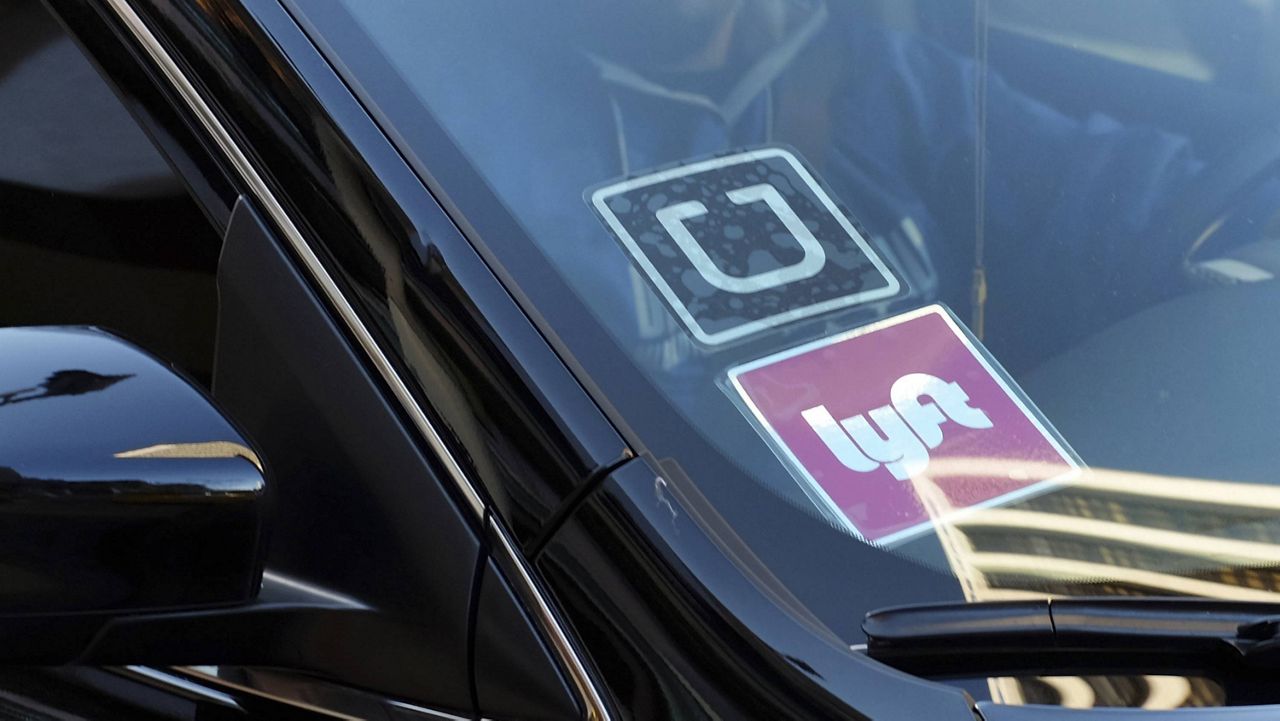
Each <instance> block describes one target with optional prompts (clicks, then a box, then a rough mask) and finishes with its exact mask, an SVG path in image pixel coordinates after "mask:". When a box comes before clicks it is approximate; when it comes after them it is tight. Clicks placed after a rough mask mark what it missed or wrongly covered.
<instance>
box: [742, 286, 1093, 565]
mask: <svg viewBox="0 0 1280 721" xmlns="http://www.w3.org/2000/svg"><path fill="white" fill-rule="evenodd" d="M729 380H730V382H731V383H732V385H733V387H734V389H735V390H736V392H737V393H738V395H739V396H740V397H741V398H742V401H743V402H744V404H745V405H746V407H747V408H748V410H749V411H750V413H751V414H752V415H753V416H754V417H755V420H756V421H757V422H758V424H759V425H760V427H761V429H762V430H763V432H764V433H765V434H766V436H768V438H769V439H770V440H771V441H772V443H773V444H774V445H775V448H776V450H777V451H778V453H779V455H780V456H781V457H782V458H783V459H784V461H785V462H786V463H787V464H788V465H789V466H790V467H791V470H792V471H793V472H794V474H795V475H796V477H797V479H798V480H799V481H800V482H801V484H802V486H803V488H804V490H805V492H806V493H807V494H808V495H809V497H810V498H811V499H813V501H814V502H815V503H816V504H817V505H818V506H819V508H821V509H822V510H824V511H825V512H826V513H827V514H828V515H830V516H831V517H832V518H833V519H835V520H836V521H837V522H839V523H841V524H844V525H845V526H846V527H848V528H849V530H851V531H852V532H854V533H856V534H858V535H859V536H861V537H863V538H865V539H867V540H868V541H873V542H876V543H880V544H885V545H888V544H893V543H895V542H899V541H903V540H907V539H909V538H912V537H914V536H917V535H919V534H920V533H923V532H925V531H928V530H931V529H932V528H933V524H934V522H937V521H942V520H944V519H946V518H948V517H950V516H953V515H954V514H958V513H963V512H965V511H966V510H969V509H973V508H980V507H986V506H992V505H999V504H1004V503H1008V502H1011V501H1013V500H1016V499H1018V498H1022V497H1025V496H1028V495H1030V494H1034V493H1038V492H1040V491H1043V490H1047V489H1049V488H1051V487H1052V486H1053V485H1055V484H1058V483H1061V482H1063V481H1065V480H1068V479H1070V478H1072V477H1073V476H1075V475H1076V474H1077V473H1078V472H1079V463H1078V462H1077V461H1076V459H1075V456H1074V454H1073V453H1072V452H1071V451H1070V449H1069V448H1067V446H1066V444H1065V443H1064V442H1063V441H1062V440H1061V439H1060V438H1058V436H1057V435H1056V434H1055V433H1054V431H1053V430H1052V429H1051V428H1050V427H1049V425H1048V424H1047V423H1046V422H1045V421H1044V420H1042V419H1041V418H1040V416H1039V414H1038V413H1037V412H1036V411H1035V410H1034V409H1033V408H1032V406H1031V404H1030V401H1028V400H1027V399H1026V398H1025V397H1024V396H1023V395H1022V393H1021V392H1020V391H1019V390H1018V389H1017V388H1016V387H1015V386H1014V385H1013V382H1012V381H1011V380H1009V379H1008V378H1006V377H1005V376H1004V374H1003V373H1002V372H1001V371H1000V370H999V369H998V368H996V367H995V366H994V365H993V363H992V362H991V361H990V360H988V359H987V357H986V356H985V355H984V354H983V353H982V351H981V350H980V349H979V348H978V346H977V342H976V341H975V340H973V339H971V338H970V337H969V335H968V334H967V333H966V332H965V331H964V330H963V329H962V328H961V327H960V325H959V324H958V322H957V321H956V320H955V319H954V318H953V317H952V316H951V314H950V313H949V312H948V311H947V310H946V309H945V308H943V307H942V306H939V305H933V306H928V307H926V308H921V309H919V310H916V311H912V312H910V313H906V314H903V315H900V316H896V317H894V318H890V319H888V320H885V321H882V322H879V323H875V324H873V325H870V326H867V327H865V328H860V329H858V330H855V331H852V332H850V333H846V334H844V335H840V336H836V337H833V338H824V339H822V340H819V341H816V342H814V343H810V344H808V345H804V346H801V347H799V348H794V349H791V350H787V351H783V352H781V353H777V354H775V355H772V356H769V357H767V358H762V359H760V360H758V361H754V362H752V363H748V364H745V365H742V366H739V367H737V368H734V369H732V370H730V371H729Z"/></svg>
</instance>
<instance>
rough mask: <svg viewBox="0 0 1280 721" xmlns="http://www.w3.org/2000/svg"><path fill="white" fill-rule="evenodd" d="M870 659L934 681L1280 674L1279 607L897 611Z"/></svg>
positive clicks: (885, 614) (1175, 601) (875, 620)
mask: <svg viewBox="0 0 1280 721" xmlns="http://www.w3.org/2000/svg"><path fill="white" fill-rule="evenodd" d="M862 630H863V631H864V632H865V633H866V635H867V654H868V655H870V656H871V657H872V658H875V659H877V660H880V661H883V662H885V663H887V664H889V665H891V666H894V667H896V668H899V669H902V670H904V671H908V672H911V673H917V674H921V675H928V676H970V677H976V676H978V675H987V674H990V675H999V674H1009V675H1025V674H1029V673H1037V674H1054V673H1073V674H1084V673H1099V674H1102V673H1119V672H1128V673H1134V672H1139V671H1141V672H1156V671H1170V672H1178V673H1192V672H1200V673H1232V674H1241V673H1246V674H1247V673H1250V672H1252V671H1272V672H1274V670H1275V669H1277V668H1280V604H1266V603H1252V602H1237V601H1215V600H1207V599H1190V598H1188V599H1183V598H1087V599H1080V598H1072V599H1043V600H1035V601H993V602H977V603H946V604H931V605H920V606H896V607H892V608H885V609H881V610H878V611H873V612H871V613H869V614H867V616H866V619H865V620H864V621H863V623H862Z"/></svg>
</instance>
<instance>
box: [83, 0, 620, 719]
mask: <svg viewBox="0 0 1280 721" xmlns="http://www.w3.org/2000/svg"><path fill="white" fill-rule="evenodd" d="M106 3H107V4H108V5H109V6H110V7H111V9H112V10H113V11H114V12H115V14H116V16H117V17H118V18H119V19H120V22H122V23H123V24H124V26H125V27H126V28H127V29H128V30H129V32H131V33H132V34H133V37H134V39H135V40H136V41H137V42H138V43H139V44H140V45H141V46H142V48H143V49H144V50H145V51H146V53H147V55H148V56H149V57H150V58H151V60H152V61H153V62H155V64H156V65H157V66H158V68H159V69H160V71H161V72H162V73H163V74H164V76H165V78H166V79H167V80H168V81H169V82H170V83H172V85H173V88H174V89H175V90H176V91H178V93H179V94H180V95H181V96H182V98H183V100H184V101H186V103H187V105H188V107H189V109H190V110H191V112H192V113H194V114H195V116H196V118H197V119H198V120H199V121H200V124H201V125H202V126H204V129H205V130H206V131H207V132H208V133H209V134H210V136H212V139H213V140H214V142H215V143H217V145H218V147H219V149H220V150H221V151H222V152H223V154H224V155H225V156H226V158H227V160H229V161H230V162H231V164H232V165H233V166H234V167H235V169H236V172H237V173H239V174H240V177H241V179H242V180H243V181H244V182H245V184H246V185H247V186H248V188H249V191H250V193H251V194H252V195H253V198H254V200H256V201H257V202H258V203H259V204H260V205H261V207H262V209H263V210H264V211H265V212H266V213H267V214H268V215H269V216H270V217H271V219H272V220H273V221H274V222H275V224H276V227H277V228H278V229H279V230H280V232H281V234H282V235H283V236H284V238H285V240H286V241H288V243H289V245H290V246H291V247H292V248H293V250H294V252H295V253H296V254H297V256H298V258H299V259H300V260H301V261H302V264H303V265H304V266H305V267H306V269H307V271H308V272H309V273H310V275H311V277H312V279H313V280H315V282H316V284H317V285H318V286H319V287H320V290H321V291H322V292H323V294H324V295H325V297H326V299H327V300H328V301H329V303H330V305H331V307H332V308H333V309H334V310H335V311H336V312H337V314H338V315H339V316H340V317H341V318H342V320H343V322H344V323H345V324H346V326H347V328H348V330H350V331H351V333H352V335H354V336H355V338H356V340H357V342H359V344H360V346H361V347H362V348H363V349H364V352H365V354H366V355H367V356H368V358H369V360H370V361H372V363H373V365H374V367H375V368H377V370H378V374H379V375H381V376H382V378H383V380H384V381H386V383H387V385H388V386H389V387H390V389H391V392H392V393H393V394H394V395H395V397H396V400H398V401H399V402H400V405H401V407H402V408H403V409H404V411H405V413H406V414H408V416H409V418H410V419H411V420H412V421H413V424H414V426H416V427H417V429H418V432H419V433H421V434H422V437H423V438H424V439H425V440H426V441H427V444H428V445H429V446H430V447H431V449H432V450H433V451H434V452H435V454H436V456H437V457H438V459H439V460H440V461H441V462H442V463H443V464H444V467H445V470H446V471H447V473H448V475H449V477H450V478H451V479H452V480H453V483H454V485H455V486H456V487H457V488H458V490H459V491H460V492H461V493H462V495H463V498H464V499H465V500H466V503H467V505H468V506H469V507H470V509H471V512H472V513H473V514H474V515H475V518H476V520H477V521H478V522H479V523H480V525H481V526H482V527H483V526H484V525H485V505H484V501H483V499H482V498H481V496H480V494H479V492H478V491H477V490H476V488H475V486H474V485H472V483H471V481H470V480H469V479H468V478H467V477H466V474H465V473H464V472H463V470H462V467H461V465H459V463H458V461H457V459H455V458H454V457H453V454H452V453H450V452H449V449H448V448H447V447H446V446H445V443H444V440H443V438H441V436H440V434H439V432H437V431H436V429H435V427H434V426H432V424H431V421H430V419H428V418H427V416H426V414H425V413H424V412H423V410H422V408H421V407H420V406H419V405H418V403H417V401H416V400H414V398H413V394H412V393H411V392H410V391H409V387H408V385H407V384H406V383H405V382H404V380H403V379H402V378H401V377H400V376H399V374H398V373H396V370H395V367H394V366H392V365H391V362H390V360H389V359H388V358H387V356H386V355H385V354H384V353H383V352H382V349H381V348H379V347H378V344H377V342H376V341H375V340H374V338H373V334H372V333H370V332H369V329H368V328H366V327H365V325H364V323H363V322H362V321H361V320H360V317H359V316H358V315H357V314H356V311H355V308H353V307H352V306H351V303H350V302H349V301H348V300H347V299H346V298H345V297H344V296H343V295H342V292H341V290H340V289H339V288H338V285H337V283H335V282H334V280H333V277H332V276H331V275H329V272H328V271H327V270H326V269H325V268H324V266H323V264H321V262H320V259H319V257H317V256H316V254H315V251H313V250H312V249H311V247H310V246H308V245H307V242H306V240H305V239H304V238H303V237H302V233H301V232H300V231H299V230H298V227H297V226H296V225H295V224H294V223H293V221H292V220H291V219H290V218H289V215H288V213H287V212H286V211H285V209H284V207H283V206H282V205H280V202H279V201H278V200H276V198H275V196H274V195H273V194H272V192H271V190H270V188H268V187H267V184H266V182H265V181H264V180H263V179H262V176H261V175H259V174H258V172H257V170H255V169H254V167H253V165H252V163H250V162H249V158H248V156H246V155H245V153H244V151H242V150H241V149H240V148H239V146H238V145H236V142H235V140H234V139H233V138H232V137H231V134H230V133H229V132H228V131H227V129H226V128H225V127H224V126H223V125H222V123H221V121H220V120H219V119H218V117H217V115H216V114H215V113H214V112H213V110H212V108H210V107H209V105H208V103H206V102H205V101H204V98H202V97H201V96H200V93H199V92H198V91H197V90H196V88H195V86H194V85H193V84H192V83H191V81H189V80H188V79H187V78H186V76H185V75H184V74H183V72H182V69H181V68H179V67H178V64H177V62H175V61H174V59H173V58H172V57H170V56H169V54H168V51H167V50H165V48H164V46H163V45H162V44H161V43H160V41H159V39H158V38H156V36H155V34H154V33H152V32H151V29H150V28H148V27H147V25H146V23H144V22H143V20H142V18H141V17H140V16H139V15H138V13H137V12H136V11H135V10H134V9H133V7H132V6H131V5H130V4H129V2H128V0H106ZM493 528H495V529H496V530H497V536H498V538H499V539H500V540H501V543H500V544H499V545H500V547H501V548H502V552H503V553H504V554H505V555H506V556H507V557H508V560H509V561H510V562H511V564H512V566H513V567H514V568H516V569H517V570H518V574H519V576H520V578H519V582H520V584H521V586H523V590H524V591H525V594H524V595H525V596H526V597H527V599H530V600H532V601H533V603H532V606H533V608H532V609H531V610H532V611H533V612H534V613H535V614H536V616H537V618H538V621H539V624H540V625H541V626H542V629H543V631H544V632H545V633H546V634H547V636H548V637H549V638H550V640H551V642H552V645H553V646H554V647H555V650H556V653H557V655H559V656H560V660H561V661H562V662H563V663H564V665H565V667H566V668H567V669H568V671H569V675H570V677H571V678H572V680H573V683H574V685H575V686H576V687H577V689H578V693H579V695H580V696H581V697H582V701H583V705H584V706H585V707H586V710H587V718H588V719H589V721H609V713H608V710H607V709H606V708H605V706H604V703H603V701H602V699H601V697H600V695H599V694H598V693H597V691H596V689H595V685H594V684H593V683H592V682H591V677H590V675H589V673H588V672H587V668H586V665H585V664H584V663H583V661H582V659H581V658H580V657H579V656H578V653H577V650H576V649H575V648H574V646H573V643H572V641H570V639H569V636H568V633H567V632H566V631H565V630H564V628H563V626H562V625H561V623H560V620H559V619H558V618H556V615H555V613H554V611H552V609H551V605H550V604H549V603H548V602H547V600H546V598H545V597H544V596H543V594H542V592H541V590H540V589H539V588H538V585H537V583H536V582H535V581H534V580H533V575H532V574H531V573H530V571H529V569H528V567H527V564H526V561H525V559H524V558H523V557H522V556H521V555H520V553H519V552H517V551H516V549H515V546H514V545H513V544H512V543H511V540H510V538H509V537H508V536H507V533H506V532H505V530H503V529H502V528H501V526H499V525H497V524H495V525H494V526H493Z"/></svg>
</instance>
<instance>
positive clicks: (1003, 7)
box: [294, 0, 1280, 706]
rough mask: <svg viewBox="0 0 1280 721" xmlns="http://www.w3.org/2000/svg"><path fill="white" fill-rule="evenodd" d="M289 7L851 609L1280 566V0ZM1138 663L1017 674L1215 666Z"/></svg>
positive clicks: (1189, 578)
mask: <svg viewBox="0 0 1280 721" xmlns="http://www.w3.org/2000/svg"><path fill="white" fill-rule="evenodd" d="M294 10H295V14H296V16H297V17H298V18H299V20H300V21H301V22H302V23H303V24H304V25H305V26H307V27H308V28H309V29H310V30H311V32H313V34H314V36H315V37H317V40H318V42H319V43H320V44H321V45H322V46H323V47H325V48H326V50H327V51H328V52H329V53H330V54H331V57H332V58H334V61H335V64H336V65H337V66H338V67H339V68H340V69H341V70H342V71H343V72H344V73H346V74H347V76H348V80H349V82H351V84H352V86H353V87H354V88H355V89H356V92H357V93H358V94H360V95H361V97H362V99H363V100H364V102H365V103H366V105H367V106H368V107H369V109H370V111H371V112H372V113H373V114H374V115H375V117H376V118H377V119H378V121H379V122H380V123H382V124H383V127H384V128H386V129H387V130H388V133H389V134H390V135H391V136H392V137H393V138H394V139H395V140H396V142H397V143H399V145H400V147H401V150H402V152H403V153H404V154H405V155H406V157H407V158H409V160H410V162H411V163H413V164H414V165H415V166H416V167H417V169H418V170H419V172H420V173H421V174H422V175H423V176H424V179H425V180H426V181H427V182H428V185H430V186H431V187H432V189H433V190H434V191H435V192H436V193H437V195H438V196H439V197H441V199H442V200H443V202H445V204H446V205H447V206H450V207H451V209H453V210H455V211H456V215H458V216H459V217H460V218H464V219H465V224H466V225H467V226H468V227H467V228H466V229H467V230H468V232H469V234H470V235H471V237H472V239H473V240H474V241H475V242H476V243H477V244H478V246H480V247H481V249H482V251H483V252H484V253H485V254H486V257H487V258H488V259H489V260H490V262H491V263H492V265H493V266H494V267H495V269H496V270H497V271H498V272H499V273H500V274H501V275H502V276H503V277H504V279H506V280H507V281H509V282H510V283H511V284H512V285H513V286H514V287H515V288H517V289H518V295H519V296H520V297H522V298H524V299H527V300H528V301H529V302H530V304H531V306H532V307H533V308H534V309H536V314H537V315H538V316H540V317H541V318H542V319H543V320H544V321H545V324H546V325H545V330H546V332H547V333H548V334H549V335H551V336H552V337H553V338H554V339H555V341H556V342H557V344H558V347H560V348H562V349H563V350H564V352H565V354H566V355H567V356H569V357H570V358H571V359H572V361H573V363H574V365H575V367H577V368H580V369H581V371H582V373H583V375H584V377H585V380H587V385H588V386H589V387H590V388H591V389H593V391H598V392H599V393H600V394H601V396H600V397H601V399H602V405H605V406H606V407H608V408H609V409H610V410H611V412H614V413H615V420H616V422H618V424H619V425H620V426H621V427H622V428H624V430H626V431H627V432H628V433H629V434H631V436H632V438H634V439H635V443H636V445H637V447H638V449H640V450H642V451H644V452H645V453H646V454H648V455H649V456H650V457H651V458H652V459H654V462H655V463H656V464H657V465H659V466H660V467H661V468H662V469H663V473H664V474H666V476H667V478H668V480H669V481H670V482H671V483H672V484H675V485H677V486H681V487H682V488H683V489H684V492H685V493H688V494H696V495H698V496H701V497H702V498H704V499H705V500H706V501H707V502H709V503H710V504H711V505H712V506H713V507H714V508H715V509H716V511H717V512H718V513H719V515H720V516H721V517H723V519H724V520H725V522H726V523H727V524H728V526H729V527H730V528H732V529H733V531H734V533H736V534H737V535H738V536H739V537H740V538H741V540H742V541H743V544H742V546H741V547H742V548H743V549H745V550H744V551H743V552H744V553H749V554H751V555H752V561H751V562H752V563H753V564H760V563H763V564H764V565H766V566H767V567H768V568H769V569H770V570H771V572H772V573H773V574H774V575H776V576H777V578H778V579H779V580H780V581H781V582H782V583H784V584H785V585H786V587H787V588H788V590H789V591H790V592H791V593H792V594H793V595H794V596H795V598H796V599H798V600H799V601H800V602H801V603H802V604H803V606H804V607H805V609H806V613H811V614H812V615H813V617H815V618H817V619H820V621H821V622H822V623H823V624H825V625H826V626H827V627H828V628H829V630H831V631H832V632H833V633H834V634H836V635H837V636H839V637H840V638H842V639H844V640H846V641H847V642H848V643H858V642H860V639H861V632H860V630H859V628H858V621H859V619H860V617H861V614H862V613H863V612H865V611H867V610H870V608H871V607H873V606H875V605H889V604H894V603H903V602H908V601H927V600H954V599H959V598H964V599H968V600H975V601H976V600H995V599H1011V598H1024V597H1043V596H1045V595H1059V594H1070V595H1082V594H1089V595H1098V594H1126V595H1152V594H1154V595H1188V596H1212V597H1221V598H1233V599H1246V600H1248V599H1259V600H1271V601H1275V600H1280V597H1278V596H1276V594H1275V591H1276V589H1277V581H1278V578H1277V574H1276V558H1277V549H1276V546H1275V545H1274V542H1275V539H1277V538H1280V486H1278V485H1276V482H1275V473H1276V470H1275V469H1276V468H1278V467H1280V442H1278V441H1280V438H1277V431H1276V430H1275V425H1274V423H1273V421H1272V418H1273V414H1274V413H1275V410H1274V409H1275V408H1276V407H1277V404H1278V403H1280V374H1277V373H1276V372H1275V370H1274V367H1273V366H1274V363H1275V359H1276V358H1277V357H1278V356H1280V334H1277V333H1276V332H1275V330H1276V329H1275V323H1276V320H1275V319H1276V317H1277V315H1276V313H1277V311H1278V310H1280V284H1277V283H1276V282H1275V280H1274V278H1275V275H1276V274H1277V273H1280V223H1278V222H1277V212H1278V211H1280V182H1277V179H1276V175H1277V170H1278V169H1280V102H1277V101H1278V100H1280V63H1278V62H1277V55H1278V54H1280V3H1277V2H1275V1H1274V0H1219V1H1217V2H1198V1H1196V0H1124V1H1122V2H1117V1H1116V0H1076V1H1075V2H1069V3H1068V2H1061V1H1060V0H977V1H976V2H956V1H954V0H914V1H907V0H826V1H825V2H824V1H822V0H653V1H652V2H645V3H636V2H630V1H626V2H624V1H621V0H617V1H613V0H610V1H601V0H580V1H575V0H565V1H562V2H557V3H505V2H486V1H476V0H468V1H467V2H456V3H416V4H405V3H372V2H363V1H357V0H347V1H346V2H343V3H314V4H307V5H302V4H299V5H298V6H297V7H295V8H294ZM868 549H870V550H871V551H873V553H868ZM869 559H870V560H869ZM869 578H871V579H876V582H875V583H871V584H868V583H867V579H869ZM855 586H856V587H858V588H859V590H858V591H857V592H856V594H854V592H852V591H850V590H849V589H850V588H853V587H855ZM867 586H872V587H873V588H869V589H868V588H866V587H867ZM851 594H852V595H851ZM851 598H856V599H858V600H857V602H856V603H852V605H851V601H850V599H851ZM859 604H861V605H859ZM1082 683H1083V684H1085V686H1084V687H1082V686H1080V684H1082ZM1144 683H1146V685H1143V683H1137V682H1135V681H1134V680H1133V679H1119V680H1116V681H1114V682H1113V683H1111V684H1110V685H1109V686H1108V685H1106V684H1104V682H1103V681H1102V680H1098V679H1093V680H1090V681H1088V682H1087V683H1086V682H1085V681H1082V680H1080V679H1075V680H1070V681H1069V682H1064V681H1062V680H1061V679H1054V678H1050V679H1040V680H1034V681H1026V682H1017V681H1013V680H1009V679H1004V680H995V681H992V685H991V688H992V693H993V694H995V695H997V696H998V697H1000V698H1003V699H1004V700H1006V701H1017V700H1019V699H1040V700H1044V699H1046V698H1050V699H1052V698H1058V700H1059V701H1062V702H1064V703H1065V702H1066V701H1065V700H1064V699H1066V698H1067V697H1068V696H1069V695H1071V694H1074V695H1071V698H1072V699H1074V703H1076V704H1077V705H1092V704H1104V703H1106V702H1107V701H1108V699H1110V700H1111V701H1113V702H1115V703H1117V704H1120V705H1123V704H1125V703H1136V704H1141V703H1148V702H1150V703H1153V704H1156V705H1168V706H1176V705H1184V704H1194V703H1213V702H1215V701H1214V699H1215V698H1216V697H1215V695H1214V694H1215V692H1212V691H1211V690H1206V689H1210V685H1208V684H1206V683H1202V682H1198V681H1197V682H1194V683H1193V682H1192V680H1188V679H1176V680H1169V679H1163V680H1162V679H1157V678H1155V677H1150V678H1149V679H1148V681H1146V682H1144ZM1064 684H1065V685H1064ZM1073 684H1074V685H1073ZM1091 684H1092V685H1091ZM1170 684H1173V685H1172V686H1170ZM1117 689H1119V690H1117ZM1126 689H1127V690H1126ZM1054 694H1057V696H1056V697H1055V696H1054ZM1081 699H1084V700H1083V701H1082V700H1081ZM1117 699H1118V700H1117ZM1152 699H1157V700H1155V701H1153V700H1152ZM1219 700H1220V699H1219Z"/></svg>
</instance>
